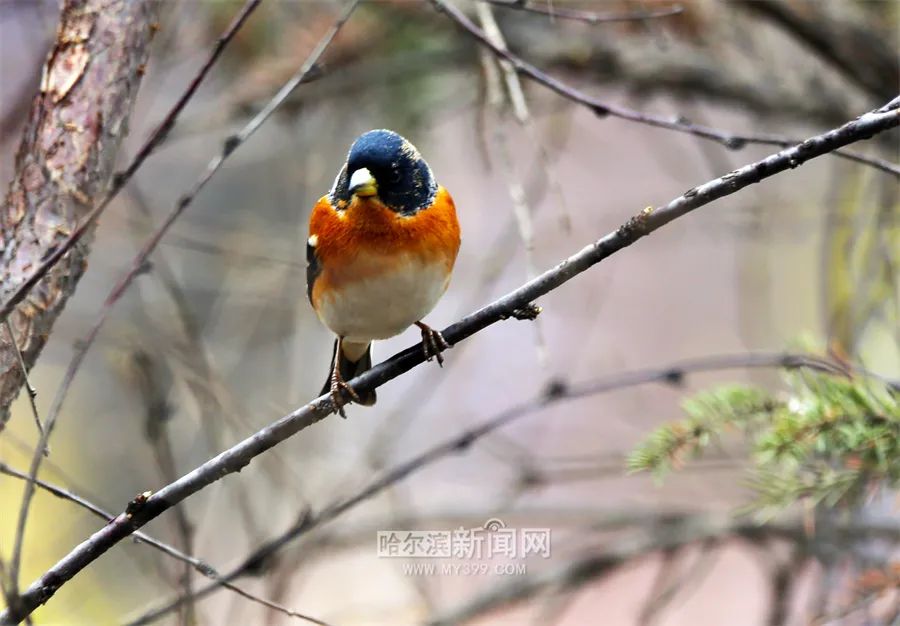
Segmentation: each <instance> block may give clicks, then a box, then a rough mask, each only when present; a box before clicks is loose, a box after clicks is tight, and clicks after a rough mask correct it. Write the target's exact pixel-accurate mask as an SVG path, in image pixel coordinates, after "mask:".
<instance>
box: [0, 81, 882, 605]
mask: <svg viewBox="0 0 900 626" xmlns="http://www.w3.org/2000/svg"><path fill="white" fill-rule="evenodd" d="M898 125H900V97H898V98H895V99H894V100H893V101H891V102H890V103H889V104H887V105H885V106H884V107H882V108H880V109H877V110H875V111H871V112H869V113H866V114H864V115H862V116H860V117H858V118H857V119H855V120H853V121H851V122H848V123H847V124H844V125H843V126H841V127H839V128H836V129H834V130H831V131H828V132H826V133H823V134H821V135H817V136H814V137H811V138H809V139H807V140H806V141H804V142H803V143H801V144H799V145H797V146H794V147H793V148H789V149H786V150H782V151H781V152H778V153H776V154H773V155H771V156H768V157H766V158H764V159H762V160H760V161H757V162H755V163H751V164H749V165H746V166H744V167H742V168H740V169H737V170H735V171H733V172H730V173H728V174H726V175H724V176H722V177H719V178H716V179H714V180H712V181H709V182H707V183H704V184H702V185H699V186H697V187H694V188H692V189H690V190H688V191H687V192H685V193H684V194H683V195H681V196H679V197H677V198H675V199H674V200H672V201H671V202H669V203H668V204H666V205H665V206H662V207H659V208H657V209H655V210H654V209H651V208H647V209H645V210H644V211H642V212H641V213H640V214H638V215H637V216H635V217H633V218H631V219H630V220H628V222H626V223H625V224H623V225H622V226H620V227H619V228H618V229H617V230H616V231H614V232H612V233H610V234H608V235H606V236H605V237H603V238H602V239H600V240H598V241H596V242H594V243H592V244H590V245H588V246H586V247H585V248H583V249H582V250H580V251H579V252H577V253H575V254H574V255H572V256H571V257H569V258H568V259H566V260H564V261H563V262H562V263H560V264H559V265H557V266H556V267H554V268H553V269H550V270H548V271H546V272H544V273H543V274H542V275H540V276H538V277H537V278H535V279H533V280H531V281H528V282H527V283H526V284H525V285H523V286H522V287H520V288H519V289H516V290H515V291H513V292H512V293H509V294H507V295H506V296H504V297H502V298H500V299H499V300H497V301H495V302H493V303H492V304H489V305H488V306H486V307H484V308H482V309H480V310H479V311H476V312H475V313H472V314H471V315H469V316H467V317H465V318H464V319H462V320H460V321H459V322H457V323H455V324H453V325H451V326H450V327H448V328H446V329H445V330H444V331H443V335H444V337H445V339H446V340H447V341H448V342H449V343H451V344H456V343H459V342H460V341H462V340H464V339H466V338H467V337H470V336H472V335H473V334H475V333H477V332H479V331H481V330H483V329H485V328H487V327H488V326H490V325H491V324H494V323H496V322H498V321H500V320H502V319H507V318H509V317H510V316H511V315H512V314H513V312H514V311H516V310H517V309H521V308H522V307H525V306H527V305H529V304H530V303H531V302H532V301H534V300H535V299H536V298H539V297H540V296H543V295H546V294H547V293H549V292H551V291H553V290H554V289H556V288H557V287H559V286H560V285H562V284H564V283H566V282H568V281H569V280H571V279H572V278H574V277H575V276H577V275H578V274H581V273H582V272H584V271H585V270H587V269H588V268H590V267H592V266H594V265H596V264H597V263H599V262H601V261H602V260H604V259H606V258H607V257H609V256H611V255H613V254H615V253H616V252H618V251H619V250H622V249H624V248H626V247H628V246H630V245H631V244H633V243H635V242H636V241H637V240H639V239H641V238H643V237H644V236H646V235H648V234H649V233H651V232H653V231H655V230H657V229H658V228H661V227H662V226H664V225H666V224H668V223H669V222H671V221H673V220H675V219H677V218H679V217H681V216H683V215H685V214H687V213H689V212H691V211H693V210H695V209H697V208H698V207H701V206H704V205H706V204H709V203H710V202H712V201H714V200H717V199H719V198H722V197H724V196H728V195H731V194H733V193H735V192H737V191H739V190H741V189H743V188H744V187H747V186H749V185H752V184H754V183H758V182H760V181H761V180H764V179H766V178H769V177H771V176H774V175H775V174H778V173H780V172H783V171H786V170H789V169H793V168H796V167H798V166H800V165H802V164H804V163H806V162H807V161H809V160H810V159H813V158H816V157H818V156H822V155H824V154H828V153H829V152H831V151H833V150H836V149H838V148H840V147H843V146H846V145H848V144H850V143H852V142H854V141H859V140H861V139H867V138H870V137H872V136H874V135H876V134H878V133H880V132H883V131H885V130H887V129H890V128H894V127H896V126H898ZM424 358H425V357H424V352H423V350H422V345H421V343H420V344H417V345H415V346H413V347H411V348H408V349H406V350H404V351H402V352H400V353H399V354H396V355H394V356H393V357H391V358H390V359H389V360H388V361H386V362H384V363H380V364H379V365H377V366H376V367H374V368H372V369H371V370H369V371H368V372H366V373H365V374H363V375H362V376H359V377H357V378H355V379H354V380H353V381H351V384H352V385H353V387H354V388H355V389H357V390H359V391H367V390H371V389H375V388H376V387H378V386H380V385H382V384H384V383H385V382H387V381H389V380H391V379H393V378H396V377H397V376H400V375H401V374H403V373H405V372H407V371H409V370H410V369H412V368H413V367H415V366H417V365H419V364H421V363H422V362H423V361H424ZM333 410H334V406H333V404H332V401H331V398H330V396H329V395H328V394H326V395H324V396H322V397H320V398H317V399H316V400H313V401H312V402H310V403H309V404H307V405H305V406H302V407H300V408H298V409H297V410H295V411H293V412H291V413H290V414H288V415H285V416H284V417H282V418H281V419H279V420H277V421H275V422H274V423H272V424H270V425H269V426H267V427H265V428H263V429H262V430H260V431H258V432H257V433H255V434H254V435H252V436H250V437H249V438H247V439H245V440H244V441H242V442H240V443H238V444H236V445H235V446H233V447H231V448H230V449H228V450H226V451H224V452H222V453H221V454H219V455H218V456H216V457H214V458H212V459H210V460H209V461H207V462H206V463H204V464H203V465H201V466H200V467H198V468H196V469H195V470H193V471H192V472H190V473H188V474H186V475H185V476H183V477H182V478H180V479H178V480H177V481H175V482H174V483H171V484H169V485H167V486H165V487H163V489H161V490H160V491H158V492H157V493H155V494H153V495H152V496H150V497H149V498H146V499H136V500H135V501H133V502H132V504H131V505H130V506H129V507H128V509H127V510H126V512H124V513H122V514H120V515H119V516H118V517H117V518H116V519H115V520H114V521H112V522H110V523H109V524H108V525H106V526H105V527H104V528H102V529H100V530H99V531H97V532H96V533H94V534H93V535H92V536H91V537H89V538H88V539H86V540H85V541H84V542H83V543H81V544H80V545H78V546H76V547H75V548H74V549H73V550H72V551H71V552H70V553H69V554H68V555H66V556H65V557H63V558H62V559H61V560H60V561H59V562H58V563H56V564H55V565H54V566H53V567H51V568H50V569H49V570H48V571H47V572H46V573H45V574H44V575H42V576H41V577H40V578H39V579H38V580H36V581H35V582H34V583H32V585H31V586H30V587H29V588H28V590H27V591H25V593H23V594H22V603H21V605H20V606H19V607H15V608H11V609H9V610H7V611H6V612H5V613H3V614H0V623H2V620H5V621H6V622H13V623H15V622H16V621H19V620H21V619H23V618H24V617H25V616H27V615H28V614H30V613H31V611H33V610H34V609H35V608H36V607H37V606H39V605H40V604H42V603H43V602H46V601H47V600H48V599H49V598H50V597H51V596H52V595H53V594H54V593H55V592H56V590H57V589H59V587H60V586H62V585H63V584H64V583H65V582H66V581H68V580H69V579H71V578H72V577H73V576H75V575H76V574H77V573H78V572H80V571H81V570H82V569H84V568H85V567H87V566H88V565H89V564H90V563H92V562H93V561H94V560H96V559H97V558H98V557H99V556H100V555H101V554H103V553H104V552H106V551H107V550H108V549H109V548H111V547H112V546H113V545H115V544H116V543H118V542H119V541H121V540H122V539H124V538H125V537H127V536H128V535H130V534H131V533H132V532H134V530H136V529H137V528H140V527H141V526H143V525H144V524H146V523H147V522H149V521H150V520H152V519H154V518H156V517H158V516H159V515H160V514H162V513H163V512H164V511H166V510H167V509H169V508H171V507H172V506H174V505H175V504H177V503H178V502H181V501H182V500H184V499H185V498H187V497H189V496H191V495H192V494H194V493H196V492H197V491H199V490H200V489H203V488H204V487H206V486H207V485H210V484H212V483H213V482H215V481H217V480H220V479H221V478H223V477H224V476H226V475H227V474H230V473H232V472H236V471H239V470H241V469H242V468H243V467H245V466H246V465H247V464H248V463H250V461H251V460H252V459H253V458H254V457H256V456H258V455H260V454H262V453H263V452H265V451H266V450H268V449H269V448H272V447H273V446H275V445H277V444H278V443H280V442H282V441H284V440H285V439H287V438H288V437H290V436H292V435H294V434H296V433H297V432H299V431H301V430H303V429H304V428H307V427H308V426H311V425H312V424H315V423H316V422H318V421H320V420H322V419H324V418H326V417H327V416H329V415H330V414H331V413H332V412H333Z"/></svg>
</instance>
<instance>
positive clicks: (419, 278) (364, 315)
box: [318, 262, 450, 343]
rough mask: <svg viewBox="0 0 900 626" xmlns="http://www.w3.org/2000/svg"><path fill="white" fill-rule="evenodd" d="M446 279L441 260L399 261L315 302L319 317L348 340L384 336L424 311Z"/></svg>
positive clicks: (403, 327)
mask: <svg viewBox="0 0 900 626" xmlns="http://www.w3.org/2000/svg"><path fill="white" fill-rule="evenodd" d="M449 281H450V275H449V273H448V272H447V268H446V265H444V264H443V263H434V264H432V265H422V264H421V262H418V263H403V264H400V265H397V266H395V269H393V270H392V271H390V272H382V273H380V274H378V275H376V276H371V277H367V278H362V279H359V280H355V281H352V282H349V283H345V284H344V285H341V287H340V288H339V289H334V290H332V292H331V294H330V296H331V297H327V296H326V297H323V298H322V300H321V302H320V303H319V307H318V314H319V318H320V319H321V320H322V322H323V323H324V324H325V325H326V326H328V328H330V329H331V330H333V331H334V332H335V334H337V335H339V336H341V337H345V338H346V339H347V340H348V341H352V342H360V343H362V342H366V343H367V342H369V341H371V340H373V339H387V338H388V337H393V336H394V335H399V334H400V333H402V332H403V331H404V330H406V329H407V328H409V327H410V326H411V325H412V324H413V323H414V322H417V321H419V320H421V319H422V318H423V317H425V316H426V315H428V313H430V312H431V310H432V309H433V308H434V305H435V304H437V301H438V300H439V299H440V298H441V296H442V295H443V293H444V291H446V289H447V284H448V283H449Z"/></svg>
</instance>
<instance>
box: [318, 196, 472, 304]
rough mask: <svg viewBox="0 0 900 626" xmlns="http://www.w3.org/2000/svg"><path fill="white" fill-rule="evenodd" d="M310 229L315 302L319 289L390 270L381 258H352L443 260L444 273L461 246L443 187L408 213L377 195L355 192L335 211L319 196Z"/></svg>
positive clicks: (432, 262)
mask: <svg viewBox="0 0 900 626" xmlns="http://www.w3.org/2000/svg"><path fill="white" fill-rule="evenodd" d="M309 234H310V236H315V238H316V246H315V250H316V256H317V257H318V260H319V263H320V265H321V268H322V272H321V274H320V275H319V277H318V278H317V279H316V281H315V284H314V285H313V290H312V294H311V295H312V301H313V304H314V306H318V305H317V304H316V303H317V302H318V301H319V298H320V297H321V294H322V293H323V292H327V291H328V290H331V289H341V287H342V286H344V285H346V284H347V283H351V282H354V281H357V280H362V279H365V278H367V277H371V276H375V275H378V274H381V273H383V272H385V271H389V270H390V268H389V267H385V263H384V261H382V262H380V263H371V264H370V263H366V262H357V260H362V259H366V258H369V257H380V258H382V259H387V260H388V262H389V259H390V258H391V256H396V257H397V259H398V261H399V260H401V259H406V260H408V259H409V258H410V257H412V258H413V259H417V260H421V262H422V263H423V264H428V265H432V264H435V263H442V264H444V265H445V266H446V268H447V274H448V276H449V274H450V271H451V270H452V269H453V264H454V262H455V261H456V255H457V253H458V252H459V245H460V236H459V223H458V222H457V219H456V208H455V207H454V204H453V199H452V198H451V197H450V194H449V192H447V190H446V189H444V188H443V187H438V190H437V193H436V194H435V198H434V202H433V203H432V205H431V206H430V207H428V208H427V209H424V210H422V211H419V212H418V213H415V214H414V215H410V216H403V215H399V214H398V213H395V212H394V211H392V210H390V209H389V208H387V207H386V206H384V205H383V204H382V203H381V202H380V201H379V200H377V199H376V198H358V197H356V196H354V197H353V199H352V200H351V202H350V204H349V205H348V206H347V208H346V209H345V210H343V211H340V212H338V211H335V210H334V209H332V208H331V204H330V201H329V199H328V197H327V196H324V197H322V198H321V199H320V200H319V202H318V203H317V204H316V206H315V208H314V209H313V212H312V216H311V217H310V222H309Z"/></svg>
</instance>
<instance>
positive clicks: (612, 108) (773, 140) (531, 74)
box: [429, 0, 900, 178]
mask: <svg viewBox="0 0 900 626" xmlns="http://www.w3.org/2000/svg"><path fill="white" fill-rule="evenodd" d="M429 1H430V2H431V4H433V5H434V6H435V8H437V10H438V11H441V12H442V13H446V14H447V15H448V16H449V17H450V18H451V19H452V20H453V21H454V22H456V23H457V25H459V26H460V28H462V29H463V30H465V31H466V32H467V33H468V34H469V35H471V36H472V37H473V38H474V39H476V40H477V41H478V42H479V43H481V44H482V45H483V46H485V47H487V48H488V49H489V50H491V52H493V54H495V55H496V56H497V57H499V58H501V59H503V60H505V61H508V62H509V63H510V64H511V65H512V67H513V68H514V69H515V70H516V71H517V72H519V73H520V74H523V75H525V76H527V77H528V78H530V79H531V80H533V81H535V82H537V83H539V84H541V85H544V86H545V87H547V88H548V89H550V90H551V91H554V92H556V93H557V94H559V95H561V96H562V97H564V98H566V99H567V100H571V101H572V102H575V103H577V104H580V105H582V106H584V107H587V108H588V109H590V110H591V111H592V112H593V113H594V114H595V115H597V116H599V117H605V116H607V115H609V116H612V117H618V118H621V119H624V120H629V121H632V122H637V123H639V124H645V125H647V126H655V127H657V128H665V129H668V130H673V131H676V132H681V133H687V134H690V135H694V136H696V137H700V138H702V139H708V140H710V141H715V142H717V143H720V144H722V145H723V146H725V147H726V148H729V149H731V150H739V149H741V148H743V147H744V146H746V145H747V144H762V145H773V146H781V147H788V146H790V145H793V144H797V143H800V142H799V141H797V140H794V139H790V138H786V137H778V136H776V135H762V134H753V135H751V134H743V133H730V132H724V131H721V130H717V129H715V128H710V127H708V126H701V125H698V124H692V123H690V122H687V121H685V120H683V119H681V118H675V119H671V118H665V117H660V116H658V115H651V114H649V113H641V112H640V111H635V110H633V109H629V108H626V107H622V106H618V105H613V104H609V103H607V102H603V101H601V100H599V99H597V98H594V97H592V96H589V95H587V94H585V93H583V92H581V91H579V90H577V89H575V88H574V87H571V86H569V85H567V84H565V83H563V82H562V81H560V80H558V79H556V78H553V77H552V76H549V75H548V74H546V73H544V72H542V71H541V70H539V69H538V68H536V67H535V66H534V65H531V64H530V63H528V62H527V61H525V60H523V59H522V58H520V57H518V56H516V55H515V54H513V53H512V52H510V51H509V50H506V49H504V48H503V47H501V46H498V45H497V44H495V43H494V42H493V41H491V39H490V37H488V35H487V34H486V33H485V32H484V31H483V30H481V29H480V28H478V27H477V26H476V25H475V24H473V23H472V21H471V20H470V19H469V18H468V17H466V16H465V14H464V13H463V12H462V11H460V10H459V9H457V8H456V7H454V6H453V5H452V4H449V3H448V2H446V0H429ZM831 152H832V154H835V155H838V156H841V157H844V158H847V159H850V160H853V161H857V162H860V163H865V164H866V165H870V166H871V167H875V168H876V169H879V170H881V171H883V172H886V173H888V174H892V175H894V176H896V177H897V178H900V165H896V164H893V163H890V162H888V161H885V160H883V159H877V158H871V157H868V156H865V155H861V154H858V153H847V152H846V151H844V150H832V151H831Z"/></svg>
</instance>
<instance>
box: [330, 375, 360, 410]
mask: <svg viewBox="0 0 900 626" xmlns="http://www.w3.org/2000/svg"><path fill="white" fill-rule="evenodd" d="M341 391H346V392H347V395H348V396H349V397H350V400H352V401H353V402H356V403H357V404H360V401H359V394H357V393H356V392H355V391H354V390H353V387H351V386H350V385H348V384H347V383H346V382H345V381H344V379H342V378H341V375H340V374H339V373H337V372H335V373H334V374H332V376H331V403H332V404H333V405H334V412H335V413H337V414H339V415H340V416H341V417H343V418H345V419H346V417H347V413H346V412H345V411H344V405H345V404H347V403H348V401H347V400H346V399H345V398H344V396H343V395H342V394H341Z"/></svg>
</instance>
